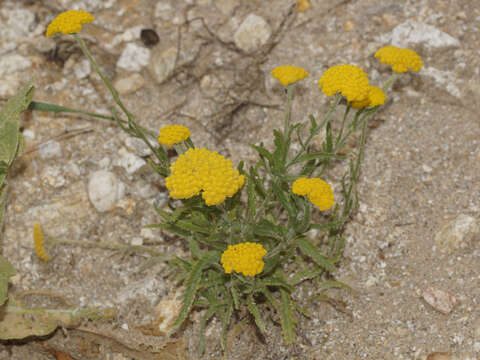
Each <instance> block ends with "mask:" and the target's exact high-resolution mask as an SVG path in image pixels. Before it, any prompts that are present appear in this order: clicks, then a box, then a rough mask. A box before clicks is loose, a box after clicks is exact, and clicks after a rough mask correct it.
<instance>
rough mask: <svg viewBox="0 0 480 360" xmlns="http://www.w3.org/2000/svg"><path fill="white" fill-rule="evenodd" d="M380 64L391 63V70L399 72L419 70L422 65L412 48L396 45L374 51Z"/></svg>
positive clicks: (420, 59)
mask: <svg viewBox="0 0 480 360" xmlns="http://www.w3.org/2000/svg"><path fill="white" fill-rule="evenodd" d="M375 57H376V58H378V59H380V62H381V63H382V64H388V65H392V70H393V71H395V72H399V73H404V72H407V70H409V69H410V70H412V71H414V72H417V71H419V70H420V69H421V68H422V66H423V63H422V58H421V57H420V56H419V55H418V54H417V53H416V52H415V51H413V50H410V49H406V48H399V47H396V46H391V45H389V46H385V47H383V48H381V49H379V50H377V52H376V53H375Z"/></svg>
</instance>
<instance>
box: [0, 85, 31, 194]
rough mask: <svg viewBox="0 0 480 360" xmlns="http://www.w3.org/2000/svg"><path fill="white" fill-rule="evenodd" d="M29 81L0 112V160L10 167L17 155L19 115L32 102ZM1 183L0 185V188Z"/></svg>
mask: <svg viewBox="0 0 480 360" xmlns="http://www.w3.org/2000/svg"><path fill="white" fill-rule="evenodd" d="M32 82H33V80H30V81H29V82H28V84H27V85H25V86H24V87H23V88H22V89H21V90H20V91H19V92H18V93H17V94H16V95H15V96H13V97H12V98H10V99H9V100H8V101H7V102H6V103H5V105H4V106H3V107H2V109H1V111H0V160H2V161H4V162H5V163H6V164H7V165H8V166H10V165H11V164H12V162H13V160H14V159H15V156H16V154H17V153H18V144H19V136H18V134H19V123H18V121H19V115H20V113H21V112H22V111H24V110H26V109H27V108H28V105H29V104H30V102H31V101H32V97H33V92H34V87H33V85H32ZM1 185H2V183H0V186H1Z"/></svg>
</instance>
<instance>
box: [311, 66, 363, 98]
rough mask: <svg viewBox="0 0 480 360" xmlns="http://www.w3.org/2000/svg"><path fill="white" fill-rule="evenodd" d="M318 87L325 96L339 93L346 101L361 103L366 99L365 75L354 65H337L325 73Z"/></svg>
mask: <svg viewBox="0 0 480 360" xmlns="http://www.w3.org/2000/svg"><path fill="white" fill-rule="evenodd" d="M318 86H319V87H320V88H321V89H322V92H323V93H324V94H325V95H327V96H332V95H335V94H336V93H341V94H342V95H343V96H344V97H346V98H347V101H349V102H350V101H363V100H365V99H366V98H367V97H368V90H369V88H370V86H369V84H368V77H367V74H366V73H365V72H364V71H363V70H362V69H360V68H359V67H358V66H355V65H337V66H333V67H331V68H330V69H328V70H327V71H325V72H324V73H323V75H322V77H321V78H320V80H319V81H318Z"/></svg>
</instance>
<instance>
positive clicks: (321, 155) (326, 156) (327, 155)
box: [292, 152, 345, 164]
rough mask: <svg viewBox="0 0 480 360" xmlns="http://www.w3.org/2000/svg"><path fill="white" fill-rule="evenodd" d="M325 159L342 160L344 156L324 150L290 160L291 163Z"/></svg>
mask: <svg viewBox="0 0 480 360" xmlns="http://www.w3.org/2000/svg"><path fill="white" fill-rule="evenodd" d="M317 159H318V160H326V159H336V160H343V159H345V157H344V156H340V155H336V154H332V153H326V152H314V153H310V154H304V155H301V156H299V157H298V158H297V159H296V160H295V161H292V164H298V163H301V162H304V161H312V160H317Z"/></svg>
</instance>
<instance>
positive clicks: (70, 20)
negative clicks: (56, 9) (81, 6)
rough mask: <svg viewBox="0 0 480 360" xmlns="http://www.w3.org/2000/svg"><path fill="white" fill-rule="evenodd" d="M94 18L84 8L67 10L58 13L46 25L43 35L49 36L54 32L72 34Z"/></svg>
mask: <svg viewBox="0 0 480 360" xmlns="http://www.w3.org/2000/svg"><path fill="white" fill-rule="evenodd" d="M93 20H95V18H94V17H93V15H92V14H90V13H89V12H87V11H84V10H68V11H65V12H63V13H61V14H59V15H58V16H57V17H56V18H55V19H53V21H52V22H51V23H50V24H49V25H48V27H47V32H46V33H45V35H46V36H47V37H50V36H52V35H55V34H56V33H62V34H74V33H77V32H79V31H80V30H82V25H83V24H88V23H91V22H92V21H93Z"/></svg>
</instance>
